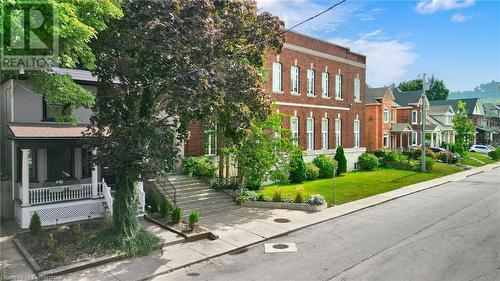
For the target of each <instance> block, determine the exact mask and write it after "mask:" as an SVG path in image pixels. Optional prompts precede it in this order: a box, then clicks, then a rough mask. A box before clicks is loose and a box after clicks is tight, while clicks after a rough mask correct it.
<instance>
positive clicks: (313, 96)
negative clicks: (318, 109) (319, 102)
mask: <svg viewBox="0 0 500 281" xmlns="http://www.w3.org/2000/svg"><path fill="white" fill-rule="evenodd" d="M307 97H308V98H315V97H316V95H307Z"/></svg>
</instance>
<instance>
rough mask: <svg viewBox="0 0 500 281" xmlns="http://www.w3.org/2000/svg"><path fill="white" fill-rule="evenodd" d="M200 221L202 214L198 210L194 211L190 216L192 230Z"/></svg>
mask: <svg viewBox="0 0 500 281" xmlns="http://www.w3.org/2000/svg"><path fill="white" fill-rule="evenodd" d="M199 221H200V212H198V211H197V210H192V211H191V213H190V214H189V227H190V228H191V230H193V229H194V227H195V225H196V224H197V223H198V222H199Z"/></svg>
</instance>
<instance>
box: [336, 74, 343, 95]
mask: <svg viewBox="0 0 500 281" xmlns="http://www.w3.org/2000/svg"><path fill="white" fill-rule="evenodd" d="M335 98H336V99H342V76H340V75H338V74H337V75H335Z"/></svg>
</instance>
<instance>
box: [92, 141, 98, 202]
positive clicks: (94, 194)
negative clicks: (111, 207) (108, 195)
mask: <svg viewBox="0 0 500 281" xmlns="http://www.w3.org/2000/svg"><path fill="white" fill-rule="evenodd" d="M92 154H94V156H95V155H96V154H97V149H95V148H94V149H93V150H92ZM97 197H99V195H98V194H97V165H96V164H94V165H93V166H92V198H97Z"/></svg>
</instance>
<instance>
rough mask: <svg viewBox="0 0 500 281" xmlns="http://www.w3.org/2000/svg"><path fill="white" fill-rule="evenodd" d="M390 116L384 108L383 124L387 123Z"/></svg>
mask: <svg viewBox="0 0 500 281" xmlns="http://www.w3.org/2000/svg"><path fill="white" fill-rule="evenodd" d="M386 113H387V114H386ZM390 115H391V113H390V110H389V108H388V107H384V112H383V120H384V123H385V124H388V123H389V120H390V119H391V117H390Z"/></svg>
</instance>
